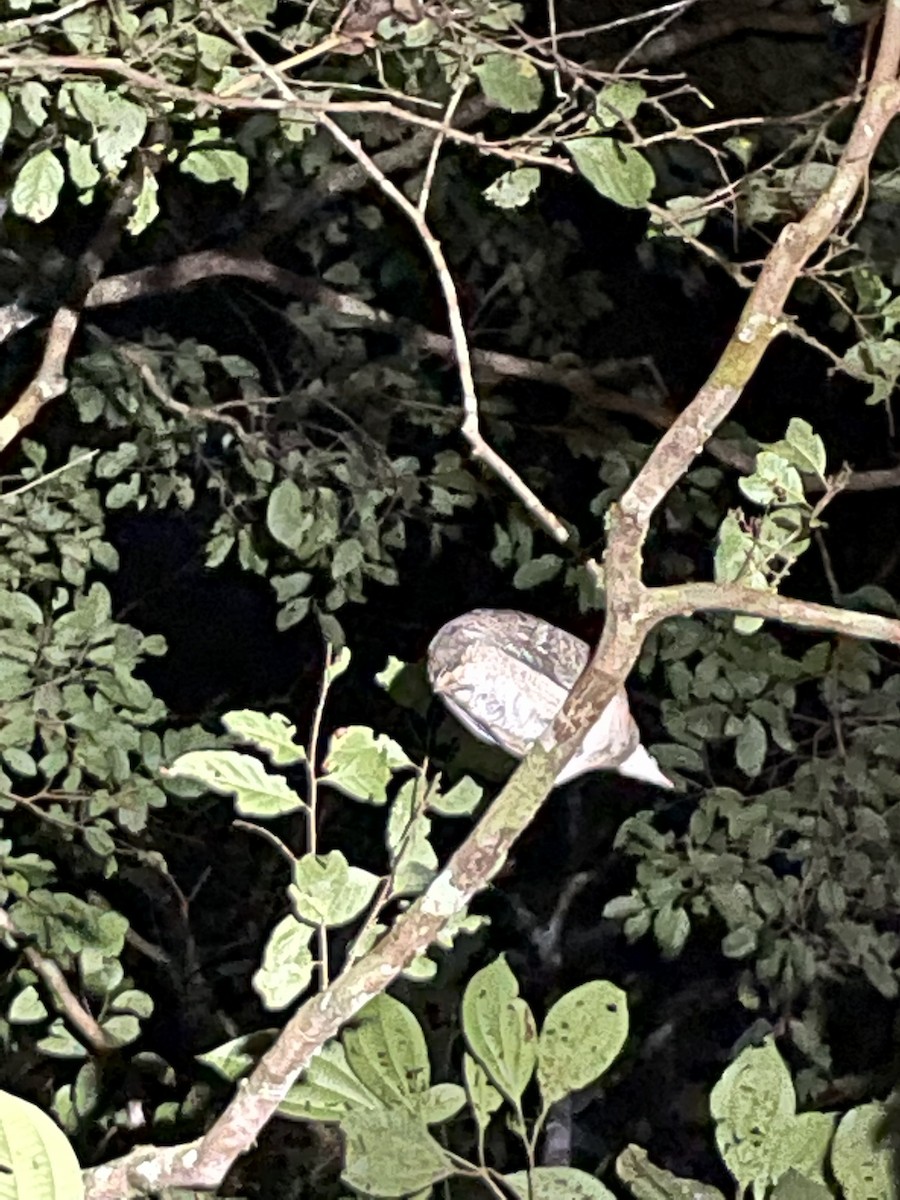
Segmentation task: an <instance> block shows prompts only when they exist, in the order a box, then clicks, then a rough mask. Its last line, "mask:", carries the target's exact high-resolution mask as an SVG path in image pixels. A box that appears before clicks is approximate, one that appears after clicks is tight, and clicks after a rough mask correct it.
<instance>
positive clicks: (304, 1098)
mask: <svg viewBox="0 0 900 1200" xmlns="http://www.w3.org/2000/svg"><path fill="white" fill-rule="evenodd" d="M380 1107H381V1102H380V1101H379V1099H378V1097H377V1096H375V1095H373V1093H372V1092H370V1091H369V1089H368V1088H367V1087H366V1086H365V1085H364V1084H363V1083H362V1081H361V1080H360V1078H359V1076H358V1075H357V1074H356V1072H355V1071H354V1070H352V1068H351V1067H350V1064H349V1063H348V1062H347V1055H346V1053H345V1051H344V1047H343V1046H342V1045H341V1044H340V1042H338V1041H330V1042H326V1043H325V1045H324V1046H323V1047H322V1049H321V1050H320V1052H319V1053H318V1054H317V1055H316V1056H315V1058H314V1059H313V1060H312V1062H311V1063H310V1064H309V1066H308V1067H307V1069H306V1073H305V1075H304V1078H303V1079H302V1080H301V1081H300V1082H299V1083H295V1084H294V1085H293V1087H292V1088H291V1089H290V1091H289V1092H288V1094H287V1096H286V1097H285V1098H284V1100H283V1101H282V1102H281V1104H280V1105H279V1106H278V1114H279V1116H283V1117H289V1118H290V1119H291V1120H294V1121H341V1120H343V1119H344V1117H346V1116H348V1115H349V1114H350V1113H351V1112H354V1111H358V1110H362V1111H364V1112H365V1111H372V1110H373V1109H377V1108H380Z"/></svg>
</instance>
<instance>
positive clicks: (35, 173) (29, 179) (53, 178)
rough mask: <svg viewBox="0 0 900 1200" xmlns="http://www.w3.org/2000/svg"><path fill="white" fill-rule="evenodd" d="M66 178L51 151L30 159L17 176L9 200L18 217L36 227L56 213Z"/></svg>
mask: <svg viewBox="0 0 900 1200" xmlns="http://www.w3.org/2000/svg"><path fill="white" fill-rule="evenodd" d="M65 180H66V176H65V172H64V171H63V169H62V167H61V165H60V163H59V159H58V158H57V157H56V155H55V154H54V153H53V151H52V150H41V151H40V153H39V154H35V155H34V156H33V157H32V158H29V159H28V161H27V162H26V163H25V165H24V166H23V167H22V169H21V170H20V171H19V173H18V175H17V176H16V180H15V183H14V184H13V186H12V192H11V193H10V197H9V201H10V204H11V206H12V210H13V212H14V213H16V215H17V216H20V217H27V219H28V220H29V221H34V222H35V224H37V225H39V224H40V223H41V221H46V220H47V218H48V217H50V216H52V215H53V213H54V212H56V206H57V204H58V203H59V193H60V192H61V191H62V186H63V184H64V183H65Z"/></svg>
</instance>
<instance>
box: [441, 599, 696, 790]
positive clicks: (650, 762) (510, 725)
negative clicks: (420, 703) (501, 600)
mask: <svg viewBox="0 0 900 1200" xmlns="http://www.w3.org/2000/svg"><path fill="white" fill-rule="evenodd" d="M589 657H590V648H589V646H588V645H587V643H586V642H583V641H581V639H580V638H577V637H575V636H574V635H573V634H571V633H566V631H565V630H564V629H558V628H557V627H556V626H555V625H550V624H549V623H548V622H546V621H541V620H540V619H539V618H537V617H533V616H531V615H530V614H528V613H523V612H517V611H515V610H513V609H490V608H479V609H475V610H474V611H473V612H469V613H465V614H463V615H462V616H460V617H455V618H454V619H453V620H452V621H449V622H448V623H447V624H446V625H444V626H443V628H442V629H440V630H439V631H438V633H437V634H436V635H435V637H434V639H433V640H432V642H431V645H430V646H429V648H428V677H429V680H430V682H431V686H432V688H433V689H434V691H435V693H436V694H437V695H438V696H440V697H441V699H442V700H443V702H444V704H446V706H447V707H448V708H449V709H450V711H451V712H452V713H453V715H454V716H455V717H456V718H457V719H458V720H459V721H460V723H461V724H462V725H464V726H465V727H466V729H468V730H469V732H470V733H472V734H474V735H475V737H477V738H479V739H480V740H481V741H483V742H487V743H488V744H489V745H493V746H499V747H500V748H501V749H503V750H505V751H506V752H507V753H508V754H511V755H513V756H514V757H516V758H522V757H523V756H524V755H525V754H526V753H527V751H528V749H529V747H530V746H531V745H532V744H533V743H534V742H536V741H543V738H544V735H545V734H547V732H548V730H549V727H550V725H551V724H552V722H553V718H554V717H555V716H556V714H557V713H558V712H559V710H560V709H561V708H562V706H563V703H564V702H565V699H566V697H567V696H568V694H569V692H570V691H571V690H572V688H573V687H574V686H575V682H576V680H577V679H578V677H579V675H581V673H582V671H583V670H584V668H585V667H586V666H587V662H588V658H589ZM544 744H545V745H549V742H545V743H544ZM602 769H613V770H616V771H618V772H619V773H620V774H621V775H628V776H631V777H632V778H635V779H642V780H644V781H646V782H648V783H655V784H657V785H658V786H659V787H671V786H672V783H671V780H669V779H667V778H666V776H665V775H664V774H663V773H662V771H661V770H660V769H659V766H658V765H657V763H656V761H655V759H654V758H652V756H651V755H650V754H649V753H648V752H647V751H646V750H645V749H644V747H643V746H642V745H641V743H640V732H639V731H638V727H637V725H636V724H635V721H634V718H633V717H632V715H631V710H630V708H629V706H628V697H627V695H626V693H625V689H624V688H623V689H622V690H621V691H619V692H617V693H616V695H615V696H614V697H613V699H612V700H611V701H610V703H609V704H608V705H607V706H606V708H605V709H604V711H603V712H602V713H601V715H600V718H599V720H598V721H596V723H595V724H594V725H593V726H592V727H591V729H590V730H589V731H588V733H587V735H586V737H585V739H584V742H583V743H582V745H581V748H580V749H579V751H578V753H577V754H576V755H575V757H574V758H573V759H572V761H571V762H570V763H569V764H568V766H566V767H565V768H563V770H562V771H561V772H560V774H559V775H558V776H557V779H556V782H557V783H566V782H568V780H570V779H575V778H576V777H577V776H578V775H583V774H584V773H585V772H587V771H596V770H602Z"/></svg>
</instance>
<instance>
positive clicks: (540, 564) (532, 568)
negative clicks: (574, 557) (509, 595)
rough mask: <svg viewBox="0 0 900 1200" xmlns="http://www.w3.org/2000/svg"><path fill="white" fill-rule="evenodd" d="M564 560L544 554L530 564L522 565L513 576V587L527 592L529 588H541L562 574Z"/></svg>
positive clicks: (556, 555) (553, 555)
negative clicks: (543, 584)
mask: <svg viewBox="0 0 900 1200" xmlns="http://www.w3.org/2000/svg"><path fill="white" fill-rule="evenodd" d="M562 565H563V560H562V559H561V558H560V557H559V555H558V554H542V555H541V556H540V558H533V559H531V561H530V562H526V563H522V565H521V567H519V569H518V570H517V571H516V573H515V575H513V587H514V588H519V589H520V590H522V591H525V590H526V589H527V588H534V587H539V586H540V585H541V584H542V583H547V582H549V580H551V579H554V578H555V577H556V576H557V575H558V574H559V572H560V570H561V568H562Z"/></svg>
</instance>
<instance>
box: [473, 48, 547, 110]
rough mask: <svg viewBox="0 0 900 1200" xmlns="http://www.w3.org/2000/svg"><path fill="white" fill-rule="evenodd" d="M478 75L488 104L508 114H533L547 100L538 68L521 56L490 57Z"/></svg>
mask: <svg viewBox="0 0 900 1200" xmlns="http://www.w3.org/2000/svg"><path fill="white" fill-rule="evenodd" d="M475 74H476V75H477V76H478V82H479V83H480V84H481V90H482V91H483V92H484V94H485V96H486V97H487V98H488V100H490V101H491V103H492V104H496V105H497V106H498V107H499V108H505V109H506V111H507V112H514V113H529V112H534V110H535V109H536V108H537V107H538V106H539V104H540V103H541V100H542V99H543V98H544V85H543V83H542V82H541V77H540V74H539V73H538V70H537V67H535V66H534V64H533V63H531V62H530V61H529V60H528V59H527V58H523V57H522V56H520V55H515V54H489V55H487V57H486V58H485V60H484V62H483V63H481V64H480V65H479V66H477V67H476V68H475Z"/></svg>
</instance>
